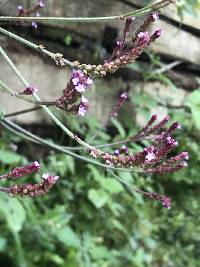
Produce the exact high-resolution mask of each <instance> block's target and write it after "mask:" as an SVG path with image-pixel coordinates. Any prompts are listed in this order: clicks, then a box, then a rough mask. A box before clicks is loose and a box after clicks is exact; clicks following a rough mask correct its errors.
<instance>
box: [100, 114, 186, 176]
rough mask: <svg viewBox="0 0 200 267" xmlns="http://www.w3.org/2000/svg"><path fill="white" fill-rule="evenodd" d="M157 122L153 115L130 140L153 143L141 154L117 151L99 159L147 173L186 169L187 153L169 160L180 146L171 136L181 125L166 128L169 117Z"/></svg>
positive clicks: (103, 155) (103, 154)
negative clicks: (137, 168)
mask: <svg viewBox="0 0 200 267" xmlns="http://www.w3.org/2000/svg"><path fill="white" fill-rule="evenodd" d="M156 120H157V115H153V116H152V117H151V119H150V120H149V121H148V123H147V125H146V126H145V127H144V128H143V129H142V130H141V131H140V132H139V133H138V134H136V135H135V136H131V137H130V138H129V140H130V141H143V140H145V139H149V140H151V141H152V144H151V145H150V146H147V147H145V148H144V149H143V150H142V151H141V152H138V153H134V154H132V155H130V154H129V153H128V150H127V152H126V153H124V152H123V151H122V150H118V149H117V150H115V151H114V153H113V154H109V153H106V152H105V153H102V154H100V155H97V157H100V158H101V159H102V160H103V161H104V162H105V163H106V164H108V165H112V166H115V167H126V168H130V167H141V168H142V169H143V170H144V172H146V173H162V174H163V173H172V172H175V171H178V170H179V169H182V168H183V167H186V166H187V160H188V159H189V156H188V153H187V152H182V153H180V154H179V155H177V156H174V157H171V158H168V155H169V154H170V153H171V152H172V150H174V149H175V148H176V147H177V145H178V142H177V141H176V140H175V139H174V138H172V136H171V135H172V134H173V132H174V131H175V130H176V129H180V128H181V126H180V124H179V123H178V122H175V123H173V124H172V125H171V126H170V127H168V128H167V127H165V126H166V124H167V122H168V121H169V117H168V116H166V117H165V118H164V119H163V120H161V121H160V122H159V123H157V124H155V122H156Z"/></svg>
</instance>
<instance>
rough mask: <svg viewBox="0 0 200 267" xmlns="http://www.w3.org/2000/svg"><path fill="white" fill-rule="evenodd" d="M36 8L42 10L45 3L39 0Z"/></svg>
mask: <svg viewBox="0 0 200 267" xmlns="http://www.w3.org/2000/svg"><path fill="white" fill-rule="evenodd" d="M38 7H40V8H42V7H45V2H44V0H40V1H39V3H38Z"/></svg>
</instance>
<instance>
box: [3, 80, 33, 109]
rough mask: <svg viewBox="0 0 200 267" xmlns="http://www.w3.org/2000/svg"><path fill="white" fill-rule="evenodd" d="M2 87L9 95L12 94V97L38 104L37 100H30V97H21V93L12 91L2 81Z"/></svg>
mask: <svg viewBox="0 0 200 267" xmlns="http://www.w3.org/2000/svg"><path fill="white" fill-rule="evenodd" d="M0 87H1V88H3V89H4V90H5V91H7V92H8V93H10V94H11V95H12V96H15V97H17V98H19V99H21V100H23V101H26V102H29V103H31V104H34V105H35V104H37V103H36V101H35V100H33V99H30V97H27V96H24V95H21V94H19V93H17V92H16V91H14V90H12V89H10V88H9V87H8V86H7V85H6V84H5V83H3V82H2V81H1V80H0Z"/></svg>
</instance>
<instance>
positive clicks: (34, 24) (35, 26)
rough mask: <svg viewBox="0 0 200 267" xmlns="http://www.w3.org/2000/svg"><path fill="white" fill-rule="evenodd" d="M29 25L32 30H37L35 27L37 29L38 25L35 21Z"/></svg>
mask: <svg viewBox="0 0 200 267" xmlns="http://www.w3.org/2000/svg"><path fill="white" fill-rule="evenodd" d="M31 25H32V27H33V28H34V29H37V27H38V25H37V23H36V22H35V21H32V23H31Z"/></svg>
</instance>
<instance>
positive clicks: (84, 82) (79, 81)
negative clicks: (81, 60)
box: [71, 70, 93, 93]
mask: <svg viewBox="0 0 200 267" xmlns="http://www.w3.org/2000/svg"><path fill="white" fill-rule="evenodd" d="M71 82H72V84H73V85H74V87H75V89H76V91H77V92H79V93H84V92H85V90H86V88H87V87H88V85H91V84H92V83H93V81H92V79H91V78H90V77H88V76H86V75H84V73H83V72H82V71H81V70H73V71H72V76H71Z"/></svg>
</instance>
